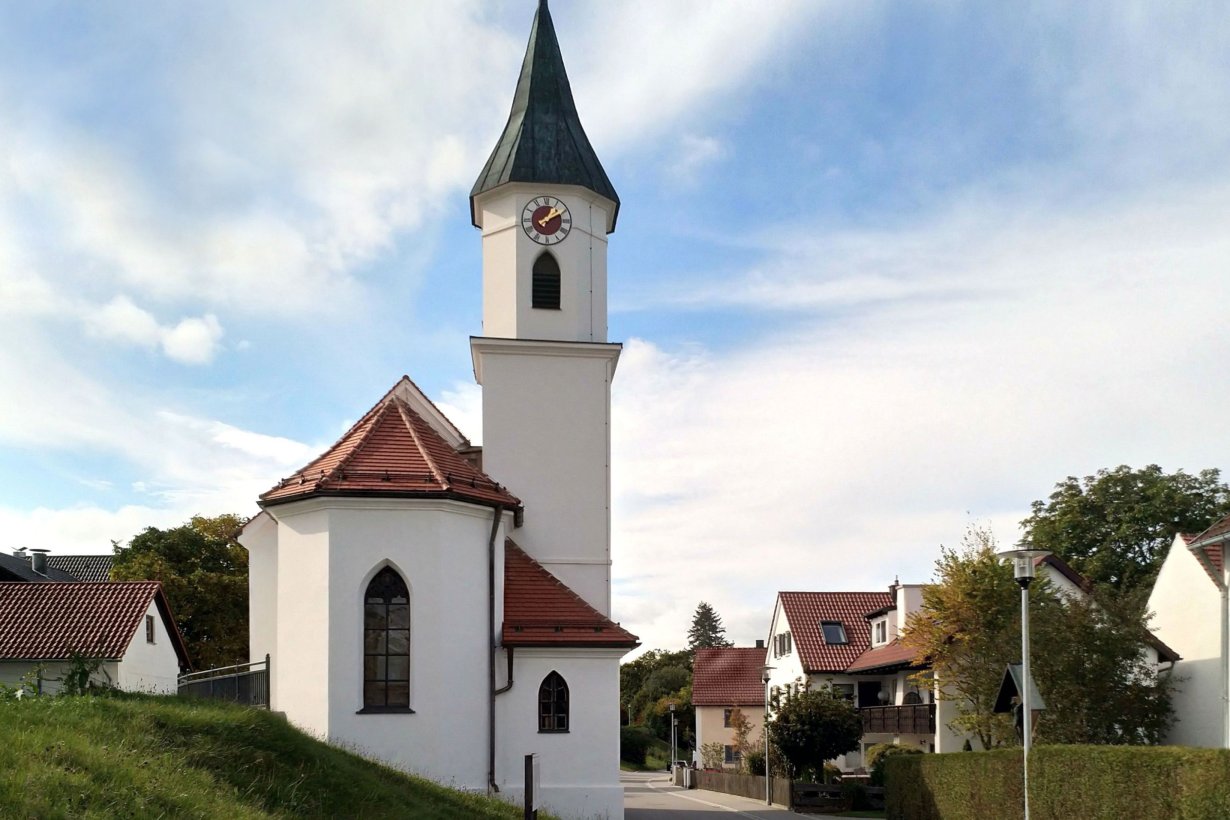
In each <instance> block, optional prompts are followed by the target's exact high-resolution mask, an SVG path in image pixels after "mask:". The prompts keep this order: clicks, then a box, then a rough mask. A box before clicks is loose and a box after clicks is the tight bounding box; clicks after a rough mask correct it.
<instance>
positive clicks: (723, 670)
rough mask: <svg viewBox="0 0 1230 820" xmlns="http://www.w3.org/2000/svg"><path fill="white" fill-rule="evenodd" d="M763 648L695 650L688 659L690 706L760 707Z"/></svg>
mask: <svg viewBox="0 0 1230 820" xmlns="http://www.w3.org/2000/svg"><path fill="white" fill-rule="evenodd" d="M764 665H765V650H764V648H763V647H762V648H759V649H757V648H754V647H752V648H749V647H743V646H726V647H715V648H712V649H697V650H696V658H695V660H693V662H692V704H693V705H694V706H762V707H763V706H764V682H763V681H762V679H761V677H760V671H761V669H762V668H763V667H764Z"/></svg>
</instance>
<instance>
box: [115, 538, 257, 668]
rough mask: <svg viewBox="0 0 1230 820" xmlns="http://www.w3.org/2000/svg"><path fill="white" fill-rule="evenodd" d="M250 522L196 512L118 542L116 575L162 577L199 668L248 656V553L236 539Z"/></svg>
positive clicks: (240, 660) (119, 577)
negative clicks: (183, 520)
mask: <svg viewBox="0 0 1230 820" xmlns="http://www.w3.org/2000/svg"><path fill="white" fill-rule="evenodd" d="M244 523H245V519H243V518H240V517H239V516H237V515H229V514H228V515H220V516H215V517H213V518H205V517H202V516H196V517H194V518H193V519H192V520H191V521H189V522H188V523H187V524H183V525H181V526H179V527H175V528H173V529H169V530H160V529H157V528H155V527H149V528H147V529H146V530H145V531H143V532H142V533H140V534H139V535H137V536H135V537H133V539H132V541H130V542H129V543H128V545H127V546H121V545H120V544H118V543H115V544H113V545H112V546H113V548H114V551H115V559H114V563H113V564H112V569H111V577H112V578H113V579H114V580H117V581H147V580H148V581H161V582H162V587H163V590H164V591H165V592H166V596H167V601H168V602H169V603H170V604H171V611H172V612H173V614H174V615H175V620H176V623H177V624H178V626H179V630H180V632H181V633H182V634H183V636H184V643H185V644H186V646H187V649H188V655H189V657H190V659H191V661H192V664H193V666H194V667H195V668H197V669H209V668H212V667H218V666H227V665H230V664H234V663H243V662H245V661H247V660H248V553H247V550H245V549H244V548H243V547H241V546H240V545H239V543H238V542H237V541H236V540H235V535H236V533H238V531H239V529H240V527H242V526H243V524H244Z"/></svg>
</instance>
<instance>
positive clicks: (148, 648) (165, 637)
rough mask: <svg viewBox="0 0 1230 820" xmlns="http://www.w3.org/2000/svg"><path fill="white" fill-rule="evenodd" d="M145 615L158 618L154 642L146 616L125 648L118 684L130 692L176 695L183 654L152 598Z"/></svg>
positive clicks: (118, 673)
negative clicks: (148, 634) (147, 630)
mask: <svg viewBox="0 0 1230 820" xmlns="http://www.w3.org/2000/svg"><path fill="white" fill-rule="evenodd" d="M145 614H146V616H147V617H148V616H151V615H152V616H153V618H154V642H153V643H150V642H149V641H147V640H146V638H145V618H142V619H141V622H140V623H139V624H138V625H137V632H136V634H135V635H133V636H132V640H131V641H130V642H129V644H128V648H127V649H126V650H125V651H124V660H123V662H121V663H120V664H119V669H118V670H117V675H118V680H117V682H116V683H117V685H118V686H119V688H121V689H123V690H124V691H126V692H149V693H152V694H156V695H174V694H175V693H176V692H177V691H178V690H179V656H178V655H176V654H175V646H174V645H173V644H172V643H171V635H170V633H169V632H167V625H166V622H165V621H164V620H163V619H162V614H161V613H160V612H159V611H158V605H157V604H156V603H154V602H153V601H151V602H150V605H149V609H148V610H146V613H145Z"/></svg>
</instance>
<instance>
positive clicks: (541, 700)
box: [538, 672, 568, 732]
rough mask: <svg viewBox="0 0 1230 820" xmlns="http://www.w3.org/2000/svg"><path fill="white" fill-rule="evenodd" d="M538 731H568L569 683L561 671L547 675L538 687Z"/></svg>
mask: <svg viewBox="0 0 1230 820" xmlns="http://www.w3.org/2000/svg"><path fill="white" fill-rule="evenodd" d="M538 731H539V732H566V731H568V684H567V683H565V682H564V678H563V676H561V675H560V673H559V672H552V673H551V674H550V675H547V676H546V677H545V678H543V681H542V686H539V687H538Z"/></svg>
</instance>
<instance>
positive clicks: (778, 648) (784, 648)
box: [773, 632, 794, 658]
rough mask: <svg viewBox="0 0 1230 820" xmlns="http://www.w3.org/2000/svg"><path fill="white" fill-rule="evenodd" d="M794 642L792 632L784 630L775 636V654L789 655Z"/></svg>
mask: <svg viewBox="0 0 1230 820" xmlns="http://www.w3.org/2000/svg"><path fill="white" fill-rule="evenodd" d="M793 648H794V644H793V642H792V641H791V638H790V633H789V632H783V633H782V634H780V635H774V636H773V655H774V657H778V658H780V657H781V656H782V655H789V654H790V651H791V649H793Z"/></svg>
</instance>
